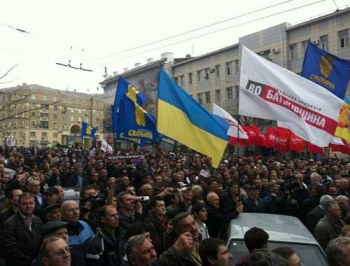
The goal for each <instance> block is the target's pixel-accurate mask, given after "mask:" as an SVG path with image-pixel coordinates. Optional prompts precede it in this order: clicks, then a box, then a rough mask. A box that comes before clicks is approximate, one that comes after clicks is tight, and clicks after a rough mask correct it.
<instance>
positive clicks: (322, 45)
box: [320, 35, 328, 51]
mask: <svg viewBox="0 0 350 266" xmlns="http://www.w3.org/2000/svg"><path fill="white" fill-rule="evenodd" d="M320 48H321V49H323V50H325V51H328V35H323V36H320Z"/></svg>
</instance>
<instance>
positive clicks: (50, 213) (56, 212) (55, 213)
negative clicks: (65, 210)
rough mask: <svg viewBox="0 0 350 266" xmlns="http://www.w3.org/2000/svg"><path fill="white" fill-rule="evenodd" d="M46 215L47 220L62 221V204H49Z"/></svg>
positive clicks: (45, 210) (45, 211)
mask: <svg viewBox="0 0 350 266" xmlns="http://www.w3.org/2000/svg"><path fill="white" fill-rule="evenodd" d="M44 216H45V221H47V222H54V221H61V220H62V215H61V204H59V203H55V204H51V205H49V206H47V207H46V208H45V209H44Z"/></svg>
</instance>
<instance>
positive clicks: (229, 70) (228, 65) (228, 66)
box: [226, 61, 232, 76]
mask: <svg viewBox="0 0 350 266" xmlns="http://www.w3.org/2000/svg"><path fill="white" fill-rule="evenodd" d="M231 74H232V61H231V62H227V63H226V75H227V76H229V75H231Z"/></svg>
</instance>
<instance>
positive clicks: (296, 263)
mask: <svg viewBox="0 0 350 266" xmlns="http://www.w3.org/2000/svg"><path fill="white" fill-rule="evenodd" d="M272 252H274V253H277V254H279V255H280V256H281V257H283V258H284V259H285V260H286V261H287V266H300V265H303V264H302V263H301V260H300V258H299V256H298V254H296V253H295V252H294V250H293V249H291V248H290V247H278V248H275V249H274V250H272Z"/></svg>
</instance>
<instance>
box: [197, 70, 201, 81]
mask: <svg viewBox="0 0 350 266" xmlns="http://www.w3.org/2000/svg"><path fill="white" fill-rule="evenodd" d="M197 82H198V83H199V82H201V70H198V71H197Z"/></svg>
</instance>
